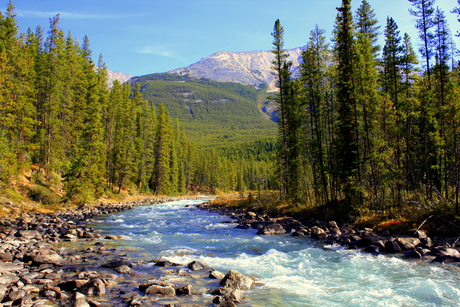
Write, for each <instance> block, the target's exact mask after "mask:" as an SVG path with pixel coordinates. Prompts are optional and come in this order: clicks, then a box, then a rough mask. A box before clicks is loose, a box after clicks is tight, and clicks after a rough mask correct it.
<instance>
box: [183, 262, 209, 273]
mask: <svg viewBox="0 0 460 307" xmlns="http://www.w3.org/2000/svg"><path fill="white" fill-rule="evenodd" d="M187 267H188V268H189V269H190V270H192V271H201V270H204V269H206V268H207V266H206V265H204V264H203V263H201V262H199V261H196V260H195V261H192V262H190V263H189V264H187Z"/></svg>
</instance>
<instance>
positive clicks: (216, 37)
mask: <svg viewBox="0 0 460 307" xmlns="http://www.w3.org/2000/svg"><path fill="white" fill-rule="evenodd" d="M368 2H369V3H370V4H371V6H372V8H373V9H374V11H375V13H376V15H377V19H378V20H379V22H380V25H381V32H382V33H383V29H384V27H385V23H386V18H387V16H391V17H393V19H395V21H396V23H397V24H398V26H399V29H400V31H401V34H402V33H404V32H407V33H409V35H411V38H412V41H413V43H414V46H417V44H418V38H417V36H418V34H417V31H416V30H415V28H414V17H412V16H410V15H409V13H408V9H409V8H410V7H411V4H410V2H409V1H407V0H368ZM13 3H14V5H15V6H16V13H17V15H18V16H17V20H18V23H19V26H20V31H21V32H26V30H27V28H29V27H30V28H32V29H35V28H36V27H37V26H38V25H41V26H42V27H43V28H45V30H47V29H48V24H49V19H50V18H52V17H53V16H55V15H56V14H58V13H60V14H61V22H60V24H61V28H62V29H63V30H64V31H65V32H66V33H67V32H69V31H70V32H71V33H72V36H73V37H75V38H78V39H79V40H82V38H83V37H84V35H88V36H89V38H90V41H91V47H90V48H91V50H92V51H93V56H94V57H95V59H96V60H97V57H98V55H99V54H100V53H102V54H103V56H104V60H105V62H106V64H107V66H108V68H109V69H111V70H114V71H121V72H123V73H130V74H132V75H145V74H149V73H156V72H165V71H168V70H172V69H175V68H179V67H185V66H189V65H190V64H193V63H195V62H197V61H198V60H200V59H201V58H203V57H206V56H208V55H211V54H213V53H215V52H218V51H234V52H237V51H252V50H270V49H271V48H272V45H271V42H272V37H271V35H270V33H271V32H272V30H273V25H274V22H275V20H276V19H278V18H279V19H280V21H281V24H282V25H283V27H284V29H285V48H287V49H289V48H294V47H300V46H304V45H305V44H306V42H307V41H308V38H309V35H310V31H311V30H312V29H313V28H314V27H315V25H316V24H318V25H319V27H320V28H322V29H325V30H326V31H327V32H326V35H327V37H328V38H330V36H331V35H330V34H331V31H332V27H333V24H334V21H335V16H336V15H337V11H336V7H338V6H340V5H341V0H282V1H280V0H13ZM360 3H361V0H353V1H352V6H353V11H355V10H356V8H357V7H358V6H359V5H360ZM0 4H3V6H2V7H0V9H1V10H2V11H5V10H6V7H7V4H8V0H0ZM435 5H437V6H439V7H440V8H441V9H443V10H444V11H445V13H446V15H447V17H448V20H449V24H450V28H451V30H452V31H453V32H457V31H458V30H460V23H458V22H457V19H456V15H454V14H452V13H450V10H451V9H452V8H453V7H455V6H456V5H457V0H436V2H435ZM382 37H383V35H382ZM457 44H458V46H459V47H460V43H457Z"/></svg>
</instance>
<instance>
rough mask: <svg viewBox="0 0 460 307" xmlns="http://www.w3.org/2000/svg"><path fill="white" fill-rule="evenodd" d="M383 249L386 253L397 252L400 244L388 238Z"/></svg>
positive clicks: (399, 249)
mask: <svg viewBox="0 0 460 307" xmlns="http://www.w3.org/2000/svg"><path fill="white" fill-rule="evenodd" d="M385 251H386V252H387V253H399V252H401V246H400V245H399V244H398V242H396V241H395V240H389V241H386V242H385Z"/></svg>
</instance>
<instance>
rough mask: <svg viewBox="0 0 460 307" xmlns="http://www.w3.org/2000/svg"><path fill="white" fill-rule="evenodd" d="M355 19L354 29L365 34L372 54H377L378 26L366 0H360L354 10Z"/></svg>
mask: <svg viewBox="0 0 460 307" xmlns="http://www.w3.org/2000/svg"><path fill="white" fill-rule="evenodd" d="M355 20H356V21H355V24H356V31H357V32H358V33H362V34H364V35H365V37H366V38H367V39H368V40H369V42H370V43H371V45H372V53H373V55H374V56H377V53H378V52H379V51H380V49H381V47H380V45H378V44H377V41H378V39H379V34H380V33H379V29H380V26H379V25H378V21H377V19H376V18H375V13H374V10H373V9H372V8H371V6H370V4H369V2H368V1H367V0H362V2H361V5H360V6H359V8H358V10H357V11H356V17H355Z"/></svg>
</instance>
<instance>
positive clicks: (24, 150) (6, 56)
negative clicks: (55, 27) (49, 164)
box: [0, 1, 35, 172]
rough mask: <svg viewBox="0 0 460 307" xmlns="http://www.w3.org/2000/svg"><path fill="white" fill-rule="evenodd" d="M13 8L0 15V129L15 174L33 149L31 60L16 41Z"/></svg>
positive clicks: (20, 43)
mask: <svg viewBox="0 0 460 307" xmlns="http://www.w3.org/2000/svg"><path fill="white" fill-rule="evenodd" d="M14 8H15V7H14V6H13V4H12V2H11V1H10V3H9V5H8V9H7V12H6V16H5V17H3V14H1V13H0V101H1V103H0V128H2V129H3V133H4V135H3V137H4V138H5V141H6V142H8V147H9V148H10V150H11V151H12V152H13V153H14V155H15V159H14V160H13V161H14V163H13V164H11V168H12V170H14V172H18V170H19V169H21V168H23V167H25V166H26V165H27V164H29V163H30V160H29V151H30V150H31V149H32V147H33V145H32V138H33V134H34V125H35V108H34V105H33V98H34V95H35V88H34V76H35V75H34V71H33V68H34V67H33V65H34V64H33V57H32V56H31V54H30V53H28V52H24V49H25V46H24V42H23V40H22V39H20V38H19V37H18V27H17V22H16V19H15V16H16V15H15V12H14Z"/></svg>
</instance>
